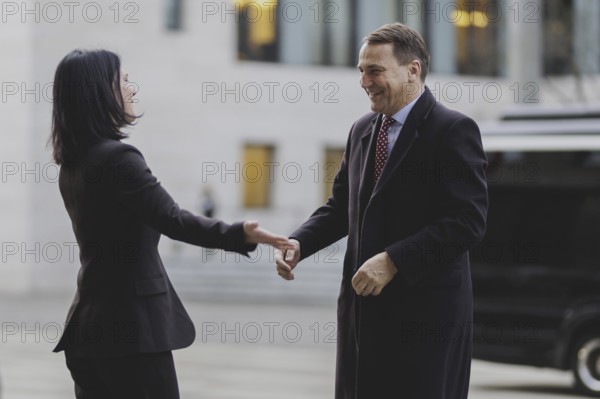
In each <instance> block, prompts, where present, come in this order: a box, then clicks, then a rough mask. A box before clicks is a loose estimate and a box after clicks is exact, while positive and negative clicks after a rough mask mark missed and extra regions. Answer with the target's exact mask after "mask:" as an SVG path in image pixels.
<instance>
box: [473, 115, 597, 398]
mask: <svg viewBox="0 0 600 399" xmlns="http://www.w3.org/2000/svg"><path fill="white" fill-rule="evenodd" d="M540 115H541V114H530V115H529V117H520V118H506V119H507V120H505V121H503V122H502V123H501V124H500V125H499V126H498V127H497V128H493V129H492V128H490V129H487V131H486V129H485V128H483V129H482V131H483V139H484V147H485V148H486V151H487V154H488V160H489V163H490V165H489V169H488V182H489V197H490V207H489V213H488V224H487V232H486V235H485V237H484V240H483V241H482V243H481V244H480V245H479V246H478V247H476V249H475V250H474V251H473V255H472V261H473V262H472V269H471V270H472V275H473V292H474V309H475V317H474V331H475V347H474V357H475V358H477V359H483V360H489V361H495V362H503V363H512V364H522V365H532V366H539V367H552V368H557V369H562V370H569V369H570V370H572V371H573V373H574V376H575V382H576V386H577V387H578V388H579V389H581V390H582V391H584V392H586V393H588V394H593V395H596V396H600V112H599V111H598V110H596V111H595V112H590V111H589V110H582V111H579V112H575V113H571V114H569V113H568V112H564V111H563V112H562V113H561V112H556V113H552V116H551V117H549V116H548V113H545V114H544V115H543V116H544V117H543V118H540V117H539V116H540ZM548 118H550V119H551V120H548ZM511 119H512V120H511Z"/></svg>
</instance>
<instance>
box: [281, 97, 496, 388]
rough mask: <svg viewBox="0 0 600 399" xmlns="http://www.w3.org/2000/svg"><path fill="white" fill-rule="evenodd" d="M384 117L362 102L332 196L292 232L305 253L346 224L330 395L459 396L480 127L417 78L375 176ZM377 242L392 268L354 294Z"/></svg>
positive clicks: (467, 329)
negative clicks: (385, 277)
mask: <svg viewBox="0 0 600 399" xmlns="http://www.w3.org/2000/svg"><path fill="white" fill-rule="evenodd" d="M381 122H382V116H381V115H379V114H375V113H369V114H367V115H365V116H363V117H362V118H360V119H359V120H357V121H356V122H355V123H354V125H353V126H352V129H351V131H350V135H349V137H348V142H347V145H346V151H345V154H344V159H343V161H342V165H341V168H340V171H339V173H338V174H337V176H336V178H335V181H334V184H333V195H332V197H331V198H330V199H329V201H328V202H327V204H326V205H324V206H322V207H321V208H319V209H317V210H316V211H315V212H314V214H313V215H312V216H311V217H310V218H309V220H308V221H306V222H305V223H304V224H303V225H302V226H301V227H300V228H299V229H298V230H296V231H295V232H294V233H293V234H291V235H290V237H292V238H296V239H297V240H298V241H300V248H301V256H302V258H303V259H304V258H306V257H307V256H310V255H311V254H312V253H314V252H315V251H317V250H319V249H321V248H324V247H326V246H328V245H330V244H332V243H333V242H335V241H337V240H338V239H340V238H342V237H344V236H346V235H348V247H347V251H346V256H345V259H344V272H343V278H342V284H341V289H340V296H339V300H338V340H337V344H338V351H337V378H336V396H335V397H336V399H355V398H360V399H370V398H378V399H388V398H389V399H392V398H394V399H395V398H398V397H400V396H402V397H407V398H419V399H441V398H444V399H466V397H467V392H468V384H469V370H470V360H471V357H470V356H471V339H472V338H471V334H472V332H471V327H472V325H471V324H472V292H471V278H470V270H469V249H470V248H471V247H472V246H474V245H475V244H476V243H477V242H479V241H480V240H481V238H482V237H483V234H484V232H485V222H486V214H487V207H488V197H487V184H486V176H485V168H486V165H487V160H486V156H485V153H484V151H483V148H482V144H481V137H480V133H479V129H478V127H477V125H476V124H475V122H474V121H473V120H472V119H470V118H468V117H466V116H465V115H463V114H461V113H458V112H456V111H452V110H449V109H447V108H446V107H444V106H443V105H442V104H440V103H438V102H436V100H435V98H434V96H433V95H432V94H431V92H430V91H429V89H425V92H424V93H423V94H422V96H421V97H420V98H419V100H418V101H417V102H416V103H415V105H414V107H413V109H412V110H411V112H410V114H409V115H408V118H407V120H406V123H405V124H404V126H403V127H402V130H401V132H400V136H399V137H398V140H397V141H396V143H395V145H394V148H393V149H392V152H391V154H390V157H389V159H388V161H387V162H386V164H385V167H384V169H383V172H382V174H381V177H380V179H379V181H378V182H377V185H376V186H375V187H373V165H374V153H375V141H376V136H377V132H378V131H379V127H380V126H381ZM383 251H386V252H387V253H388V254H389V256H390V257H391V259H392V261H393V262H394V264H395V266H396V267H397V268H398V273H397V274H396V276H395V277H394V278H393V279H392V281H391V282H390V283H389V284H388V285H387V286H386V287H385V288H384V289H383V291H382V293H381V295H379V296H377V297H374V296H369V297H364V298H363V297H359V296H357V295H356V293H355V292H354V290H353V288H352V284H351V282H352V277H353V276H354V274H355V272H356V270H357V269H358V268H359V267H360V266H361V265H362V264H363V263H364V262H365V261H366V260H368V259H369V258H371V257H372V256H374V255H376V254H378V253H380V252H383ZM444 329H446V330H444ZM450 335H452V336H451V337H450V338H448V337H449V336H450Z"/></svg>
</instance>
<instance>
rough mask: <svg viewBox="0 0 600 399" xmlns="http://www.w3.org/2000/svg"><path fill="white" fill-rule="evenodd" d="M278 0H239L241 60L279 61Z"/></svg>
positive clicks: (239, 55)
mask: <svg viewBox="0 0 600 399" xmlns="http://www.w3.org/2000/svg"><path fill="white" fill-rule="evenodd" d="M278 3H279V2H278V1H277V0H265V1H260V0H258V1H252V0H238V1H236V3H235V6H236V9H237V12H238V21H239V22H238V58H239V59H240V60H254V61H272V62H274V61H277V59H278V53H277V43H278V40H277V39H278V37H277V26H278V24H279V16H278V11H279V4H278Z"/></svg>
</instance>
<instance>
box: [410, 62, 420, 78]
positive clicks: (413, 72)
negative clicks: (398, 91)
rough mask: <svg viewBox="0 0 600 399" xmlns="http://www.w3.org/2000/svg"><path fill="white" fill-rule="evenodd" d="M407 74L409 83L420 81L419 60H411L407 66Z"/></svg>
mask: <svg viewBox="0 0 600 399" xmlns="http://www.w3.org/2000/svg"><path fill="white" fill-rule="evenodd" d="M408 73H409V75H408V77H409V80H410V81H411V82H416V81H417V80H419V79H421V62H420V61H419V60H412V61H411V62H410V63H409V64H408Z"/></svg>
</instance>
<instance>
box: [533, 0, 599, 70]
mask: <svg viewBox="0 0 600 399" xmlns="http://www.w3.org/2000/svg"><path fill="white" fill-rule="evenodd" d="M598 21H600V2H599V1H598V0H553V1H547V2H544V27H543V29H544V31H543V33H544V34H543V37H544V62H543V68H544V74H545V75H571V74H572V75H576V76H578V75H580V74H590V73H598V72H600V46H598V41H599V40H600V23H598Z"/></svg>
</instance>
